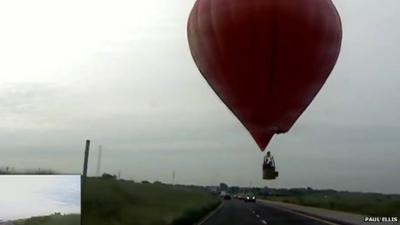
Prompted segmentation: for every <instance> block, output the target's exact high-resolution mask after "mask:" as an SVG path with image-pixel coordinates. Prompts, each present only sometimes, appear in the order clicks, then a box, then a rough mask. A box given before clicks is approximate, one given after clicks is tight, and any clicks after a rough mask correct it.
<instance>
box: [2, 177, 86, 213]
mask: <svg viewBox="0 0 400 225" xmlns="http://www.w3.org/2000/svg"><path fill="white" fill-rule="evenodd" d="M80 182H81V178H80V176H77V175H56V176H55V175H0V221H1V220H15V219H21V218H30V217H32V216H43V215H50V214H53V213H55V212H59V213H62V214H69V213H78V214H79V213H80V212H81V192H80V189H81V188H80V186H81V184H80Z"/></svg>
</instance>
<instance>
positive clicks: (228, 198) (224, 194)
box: [220, 191, 232, 200]
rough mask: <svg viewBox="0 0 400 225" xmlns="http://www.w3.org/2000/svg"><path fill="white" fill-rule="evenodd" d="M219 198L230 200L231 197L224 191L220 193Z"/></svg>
mask: <svg viewBox="0 0 400 225" xmlns="http://www.w3.org/2000/svg"><path fill="white" fill-rule="evenodd" d="M220 197H221V198H223V199H224V200H231V198H232V197H231V195H230V194H229V193H228V192H226V191H221V194H220Z"/></svg>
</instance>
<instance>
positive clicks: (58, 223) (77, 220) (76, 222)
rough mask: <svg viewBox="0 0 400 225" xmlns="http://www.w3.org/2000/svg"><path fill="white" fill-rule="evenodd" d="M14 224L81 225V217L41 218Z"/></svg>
mask: <svg viewBox="0 0 400 225" xmlns="http://www.w3.org/2000/svg"><path fill="white" fill-rule="evenodd" d="M13 223H14V225H80V224H81V216H80V215H76V214H71V215H51V216H39V217H31V218H29V219H22V220H16V221H13Z"/></svg>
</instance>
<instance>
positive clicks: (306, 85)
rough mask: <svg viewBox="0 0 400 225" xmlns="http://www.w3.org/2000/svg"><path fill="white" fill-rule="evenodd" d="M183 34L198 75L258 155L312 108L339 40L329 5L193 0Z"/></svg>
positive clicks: (302, 0)
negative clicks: (251, 140) (244, 130)
mask: <svg viewBox="0 0 400 225" xmlns="http://www.w3.org/2000/svg"><path fill="white" fill-rule="evenodd" d="M187 33H188V41H189V47H190V50H191V54H192V56H193V59H194V61H195V63H196V65H197V67H198V68H199V70H200V72H201V74H202V75H203V77H204V78H205V79H206V80H207V82H208V84H209V85H210V86H211V88H212V89H213V90H214V91H215V93H216V94H217V95H218V96H219V97H220V99H221V100H222V101H223V102H224V103H225V105H226V106H227V107H228V108H229V109H230V110H231V111H232V112H233V113H234V115H235V116H236V117H237V118H238V119H239V120H240V121H241V123H242V124H243V125H244V127H246V128H247V130H248V131H249V132H250V134H251V136H252V137H253V138H254V140H255V141H256V143H257V144H258V146H259V148H260V150H261V151H264V150H265V148H266V147H267V145H268V143H269V141H270V140H271V138H272V137H273V136H274V135H275V134H280V133H285V132H287V131H289V129H290V128H291V127H292V126H293V124H294V123H295V122H296V120H297V119H298V118H299V117H300V115H301V114H302V113H303V112H304V110H305V109H306V108H307V107H308V105H309V104H310V103H311V102H312V100H313V99H314V97H315V96H316V95H317V93H318V92H319V90H320V89H321V87H322V86H323V84H324V83H325V81H326V80H327V78H328V76H329V74H330V73H331V71H332V69H333V67H334V65H335V64H336V61H337V58H338V56H339V52H340V46H341V40H342V27H341V21H340V17H339V14H338V12H337V10H336V8H335V6H334V5H333V3H332V2H331V0H295V1H294V0H197V1H196V2H195V5H194V7H193V9H192V11H191V13H190V16H189V20H188V26H187Z"/></svg>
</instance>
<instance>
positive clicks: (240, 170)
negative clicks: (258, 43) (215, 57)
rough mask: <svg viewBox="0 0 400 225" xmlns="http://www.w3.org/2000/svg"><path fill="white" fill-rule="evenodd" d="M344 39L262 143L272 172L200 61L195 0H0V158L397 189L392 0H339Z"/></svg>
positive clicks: (399, 127)
mask: <svg viewBox="0 0 400 225" xmlns="http://www.w3.org/2000/svg"><path fill="white" fill-rule="evenodd" d="M334 2H335V4H336V6H337V8H338V10H339V13H340V14H341V16H342V22H343V27H344V39H343V46H342V52H341V55H340V57H339V61H338V63H337V66H336V67H335V69H334V71H333V72H332V74H331V76H330V78H329V79H328V82H327V83H326V85H325V86H324V87H323V89H322V90H321V92H320V93H319V95H318V96H317V97H316V98H315V100H314V102H313V103H312V104H311V105H310V107H309V108H308V109H307V110H306V112H305V113H304V114H303V115H302V116H301V117H300V119H299V120H298V121H297V123H296V124H295V126H294V127H293V128H292V129H291V131H290V132H289V133H287V134H282V135H279V136H277V137H275V138H274V139H273V140H272V142H271V143H270V145H269V149H270V150H271V151H272V152H273V154H274V155H275V158H276V161H277V166H278V168H279V171H280V177H279V179H277V180H276V181H264V180H262V179H261V161H262V157H263V153H261V152H260V151H259V149H258V147H257V145H256V144H255V142H254V141H253V140H252V138H251V137H250V135H249V134H248V133H247V131H246V129H245V128H244V127H243V126H242V125H241V124H240V122H239V121H238V120H237V119H236V118H235V117H234V116H233V114H232V113H231V112H230V111H229V110H228V109H227V107H226V106H225V105H224V104H223V103H222V102H221V101H220V100H219V98H218V97H217V96H216V95H215V94H214V93H213V91H212V90H211V88H210V87H209V86H208V85H207V83H206V82H205V80H204V79H203V78H202V76H201V75H200V73H199V71H198V70H197V68H196V66H195V64H194V62H193V59H192V58H191V55H190V51H189V48H188V44H187V39H186V22H187V18H188V15H189V12H190V10H191V7H192V6H193V4H194V0H168V1H165V0H147V1H138V0H134V1H133V0H131V1H127V2H123V1H119V2H116V1H98V0H96V1H85V2H83V1H71V0H69V1H54V0H49V1H40V0H38V1H26V2H20V1H7V2H1V3H0V29H1V35H0V118H1V120H0V155H1V157H0V166H14V167H17V168H38V167H41V168H51V169H54V170H58V171H61V172H80V171H81V170H82V161H83V148H84V146H83V145H84V140H85V138H90V139H92V140H93V143H92V146H93V148H92V152H91V157H90V160H91V161H90V166H89V167H90V168H89V173H90V174H93V175H94V174H95V168H96V158H97V155H96V154H97V148H98V145H100V144H101V145H103V149H104V151H103V164H102V171H108V172H112V173H117V172H118V171H121V173H122V176H123V177H125V178H131V179H135V180H144V179H147V180H151V181H154V180H161V181H164V182H171V179H172V171H174V170H175V171H176V182H177V183H194V184H216V183H219V182H220V181H224V182H227V183H228V184H229V185H243V186H245V185H250V184H251V185H258V186H265V185H267V186H271V187H304V186H310V187H313V188H334V189H339V190H355V191H374V192H385V193H400V192H399V190H400V173H399V172H398V171H400V163H399V159H400V151H399V150H400V149H399V147H400V135H399V134H400V117H399V116H398V115H399V112H398V111H399V108H400V104H399V103H400V93H399V91H398V89H399V88H398V87H399V85H400V76H399V72H400V66H399V55H400V47H399V45H398V40H400V31H399V29H398V28H399V27H400V16H399V15H398V12H400V2H399V1H398V0H351V1H349V0H336V1H334Z"/></svg>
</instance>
